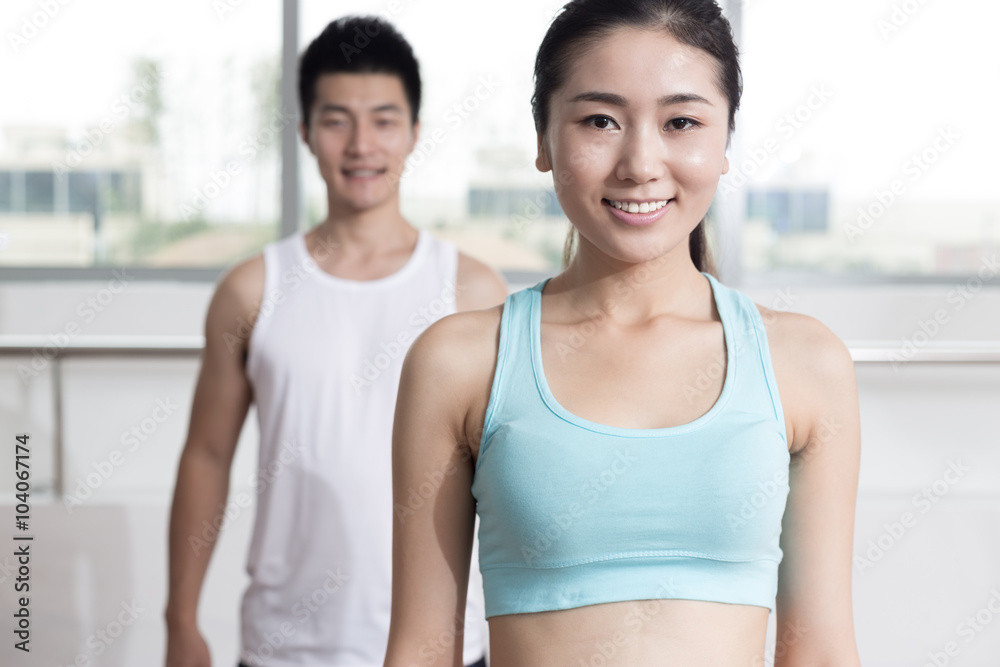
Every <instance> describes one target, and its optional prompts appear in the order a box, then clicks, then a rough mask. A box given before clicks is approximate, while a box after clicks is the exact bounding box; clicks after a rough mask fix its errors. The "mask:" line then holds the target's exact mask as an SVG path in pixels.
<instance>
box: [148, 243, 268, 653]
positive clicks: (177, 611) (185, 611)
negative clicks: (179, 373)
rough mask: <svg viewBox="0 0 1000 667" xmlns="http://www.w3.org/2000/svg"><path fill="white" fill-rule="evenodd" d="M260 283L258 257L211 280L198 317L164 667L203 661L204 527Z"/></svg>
mask: <svg viewBox="0 0 1000 667" xmlns="http://www.w3.org/2000/svg"><path fill="white" fill-rule="evenodd" d="M263 281H264V276H263V258H262V257H261V256H257V257H254V258H252V259H250V260H247V261H246V262H244V263H242V264H240V265H238V266H236V267H234V268H233V269H232V270H231V271H229V272H228V273H227V274H226V275H225V276H224V277H223V278H222V279H221V280H220V281H219V285H218V286H217V288H216V291H215V294H214V295H213V297H212V301H211V303H210V304H209V308H208V314H207V316H206V320H205V348H204V351H203V353H202V361H201V370H200V372H199V375H198V382H197V385H196V387H195V392H194V400H193V402H192V406H191V421H190V424H189V427H188V433H187V438H186V441H185V444H184V450H183V452H182V454H181V458H180V463H179V465H178V470H177V483H176V487H175V490H174V499H173V505H172V508H171V513H170V537H169V542H170V546H169V559H170V582H169V592H168V600H167V607H166V610H165V614H164V615H165V618H166V622H167V634H168V638H167V639H168V641H167V665H168V667H174V666H178V667H179V666H181V665H208V664H209V662H208V649H207V646H206V645H205V642H204V640H203V639H202V637H201V635H200V633H199V632H198V629H197V611H198V599H199V597H200V594H201V588H202V584H203V583H204V579H205V573H206V571H207V569H208V564H209V560H210V558H211V556H212V551H213V550H214V547H215V540H216V539H217V534H216V533H215V532H214V531H206V530H205V526H206V525H208V526H212V525H213V522H214V521H216V519H217V518H218V514H219V513H220V512H221V510H220V509H219V508H220V506H225V502H226V498H227V496H228V493H229V474H230V469H231V467H232V461H233V456H234V454H235V451H236V443H237V440H238V438H239V435H240V431H241V429H242V427H243V422H244V421H245V419H246V415H247V412H248V410H249V407H250V402H251V400H252V389H251V387H250V383H249V381H248V379H247V376H246V371H245V367H244V366H245V355H246V351H247V343H248V340H249V334H248V332H247V328H246V327H241V326H240V324H241V322H242V323H244V324H245V323H246V322H248V321H249V322H253V321H254V319H255V317H254V315H255V313H256V312H257V310H258V309H259V307H260V301H261V298H262V295H263V291H264V287H263ZM241 334H242V335H241Z"/></svg>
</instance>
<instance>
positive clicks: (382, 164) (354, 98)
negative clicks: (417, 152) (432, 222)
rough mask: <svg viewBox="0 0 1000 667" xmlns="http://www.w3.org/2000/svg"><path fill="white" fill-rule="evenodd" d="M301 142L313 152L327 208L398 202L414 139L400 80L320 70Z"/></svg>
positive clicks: (351, 208) (361, 208)
mask: <svg viewBox="0 0 1000 667" xmlns="http://www.w3.org/2000/svg"><path fill="white" fill-rule="evenodd" d="M315 86H316V99H315V100H314V102H313V106H312V109H311V110H310V114H309V123H310V127H309V128H308V129H307V128H306V127H305V126H304V125H302V124H300V126H299V130H300V132H301V134H302V139H303V141H305V142H306V144H308V146H309V150H310V151H311V152H312V154H313V155H315V156H316V160H317V162H318V164H319V171H320V175H321V176H322V177H323V180H324V181H326V185H327V188H328V189H329V194H330V203H331V206H340V207H342V208H344V209H346V210H348V211H351V212H359V211H365V210H368V209H372V208H377V207H379V206H383V205H386V204H390V203H394V202H395V203H397V205H398V193H399V179H400V176H401V175H402V173H403V168H404V167H405V164H406V158H407V156H408V155H409V154H410V152H411V151H412V150H413V147H414V145H415V144H416V141H417V130H418V126H416V125H414V124H412V123H411V122H410V115H411V111H410V105H409V102H408V101H407V98H406V92H405V90H404V88H403V82H402V80H400V78H399V77H398V76H395V75H392V74H345V73H338V74H322V75H320V77H319V78H318V79H317V80H316V84H315Z"/></svg>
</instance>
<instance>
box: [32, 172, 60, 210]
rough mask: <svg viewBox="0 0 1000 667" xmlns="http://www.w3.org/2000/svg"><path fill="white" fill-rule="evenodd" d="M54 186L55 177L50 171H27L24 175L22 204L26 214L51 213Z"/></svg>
mask: <svg viewBox="0 0 1000 667" xmlns="http://www.w3.org/2000/svg"><path fill="white" fill-rule="evenodd" d="M54 185H55V175H54V174H53V173H52V172H51V171H29V172H27V173H26V174H25V175H24V203H25V209H26V210H27V212H28V213H52V211H53V210H54V209H55V192H56V191H55V187H54Z"/></svg>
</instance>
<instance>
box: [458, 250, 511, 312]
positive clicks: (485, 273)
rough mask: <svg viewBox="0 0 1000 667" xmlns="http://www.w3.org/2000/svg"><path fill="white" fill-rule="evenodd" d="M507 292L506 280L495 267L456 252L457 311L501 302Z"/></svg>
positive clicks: (476, 308) (475, 308) (486, 306)
mask: <svg viewBox="0 0 1000 667" xmlns="http://www.w3.org/2000/svg"><path fill="white" fill-rule="evenodd" d="M508 292H509V289H508V287H507V282H506V281H505V280H504V279H503V276H501V275H500V273H499V272H498V271H497V270H496V269H494V268H493V267H491V266H490V265H488V264H486V263H484V262H481V261H479V260H478V259H476V258H475V257H471V256H470V255H467V254H465V253H464V252H459V253H458V285H457V286H456V289H455V293H456V295H457V296H456V304H455V307H456V309H457V310H458V311H468V310H479V309H482V308H490V307H491V306H495V305H497V304H500V303H503V302H504V300H505V299H506V298H507V294H508Z"/></svg>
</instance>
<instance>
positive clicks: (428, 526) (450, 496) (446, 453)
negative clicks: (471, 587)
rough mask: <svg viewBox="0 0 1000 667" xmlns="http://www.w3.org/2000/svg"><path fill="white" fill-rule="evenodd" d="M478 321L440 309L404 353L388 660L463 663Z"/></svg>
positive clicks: (439, 665) (449, 666) (396, 427)
mask: <svg viewBox="0 0 1000 667" xmlns="http://www.w3.org/2000/svg"><path fill="white" fill-rule="evenodd" d="M482 321H483V315H482V314H481V313H458V314H454V315H449V316H447V317H444V318H442V319H440V320H438V321H437V322H435V323H434V324H432V325H431V326H430V327H428V328H427V329H426V330H425V331H424V332H423V333H421V335H420V336H419V337H418V338H417V339H416V340H415V341H414V343H413V344H412V345H411V347H410V349H409V350H408V351H407V354H406V357H405V358H404V360H403V367H402V371H401V377H400V384H399V393H398V396H397V401H396V412H395V417H394V422H393V432H392V485H393V540H392V620H391V623H390V628H389V642H388V648H387V652H386V659H385V667H408V666H409V665H412V664H419V665H421V666H422V667H424V666H426V667H461V665H462V646H463V625H464V617H465V602H466V593H467V591H468V581H469V564H470V559H471V554H472V538H473V529H474V525H475V499H474V498H473V496H472V492H471V486H472V473H473V460H472V454H471V450H470V449H469V445H468V442H467V439H468V438H467V437H466V435H465V432H466V429H465V422H466V417H467V414H468V408H469V399H470V395H471V392H472V391H474V390H473V389H472V387H473V386H474V385H475V380H474V376H475V373H476V371H475V368H476V366H477V364H476V363H473V361H474V360H472V359H470V358H469V357H470V354H471V353H472V351H473V350H474V348H475V344H474V343H473V341H474V340H475V339H476V338H477V333H476V331H475V329H476V327H477V325H478V324H479V323H481V322H482ZM482 338H483V336H482V333H481V332H480V333H479V334H478V339H482ZM480 365H481V364H480Z"/></svg>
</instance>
